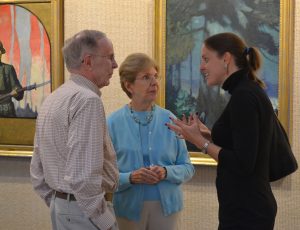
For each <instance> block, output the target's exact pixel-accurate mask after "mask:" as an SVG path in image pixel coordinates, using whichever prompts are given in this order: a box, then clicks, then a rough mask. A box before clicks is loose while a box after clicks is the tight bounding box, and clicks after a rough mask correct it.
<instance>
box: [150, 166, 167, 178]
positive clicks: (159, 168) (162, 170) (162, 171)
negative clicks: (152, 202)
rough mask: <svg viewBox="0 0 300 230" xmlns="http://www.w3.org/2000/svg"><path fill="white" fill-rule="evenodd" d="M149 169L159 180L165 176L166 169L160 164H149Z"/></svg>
mask: <svg viewBox="0 0 300 230" xmlns="http://www.w3.org/2000/svg"><path fill="white" fill-rule="evenodd" d="M149 170H151V171H152V172H154V173H156V175H157V176H158V178H159V180H164V179H165V178H166V177H167V170H166V168H164V167H162V166H158V165H154V166H150V168H149Z"/></svg>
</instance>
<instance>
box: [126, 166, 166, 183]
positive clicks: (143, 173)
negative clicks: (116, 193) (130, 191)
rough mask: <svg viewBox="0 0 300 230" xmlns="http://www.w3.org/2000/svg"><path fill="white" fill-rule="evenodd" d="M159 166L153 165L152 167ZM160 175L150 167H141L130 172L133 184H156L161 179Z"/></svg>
mask: <svg viewBox="0 0 300 230" xmlns="http://www.w3.org/2000/svg"><path fill="white" fill-rule="evenodd" d="M152 167H153V168H154V167H157V166H151V168H152ZM160 180H161V179H160V175H159V174H158V173H157V172H156V171H153V170H151V169H150V168H140V169H138V170H135V171H133V172H132V173H131V174H130V182H131V183H132V184H156V183H158V182H159V181H160Z"/></svg>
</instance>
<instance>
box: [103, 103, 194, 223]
mask: <svg viewBox="0 0 300 230" xmlns="http://www.w3.org/2000/svg"><path fill="white" fill-rule="evenodd" d="M170 116H172V117H174V115H173V114H172V113H171V112H170V111H168V110H166V109H163V108H161V107H159V106H157V105H156V106H155V109H154V115H153V120H152V121H151V122H150V124H149V139H148V140H149V158H150V164H153V165H160V166H163V167H166V169H167V178H166V179H165V180H163V181H161V182H159V183H158V190H159V193H160V199H161V200H160V202H161V205H162V209H163V213H164V215H165V216H167V215H170V214H172V213H175V212H178V211H180V210H181V209H182V207H183V204H182V203H183V201H182V190H181V184H182V183H183V182H186V181H187V180H189V179H191V178H192V176H193V174H194V172H195V171H194V167H193V165H192V164H191V162H190V158H189V153H188V151H187V148H186V144H185V141H184V140H181V139H179V138H177V137H176V135H175V133H174V132H172V131H171V130H169V129H168V127H167V126H165V123H167V122H170V119H169V117H170ZM108 128H109V133H110V136H111V139H112V142H113V145H114V148H115V151H116V153H117V159H118V167H119V171H120V181H119V187H118V190H117V192H115V194H114V199H113V203H114V209H115V212H116V215H117V216H119V217H125V218H127V219H129V220H134V221H138V220H139V219H140V214H141V211H142V207H143V185H141V184H131V183H130V182H129V176H130V173H131V172H132V171H134V170H137V169H139V168H141V167H144V163H143V154H142V150H141V140H140V138H141V137H140V133H139V125H138V124H137V123H136V122H135V121H134V120H133V118H132V117H131V114H130V109H129V107H128V106H127V105H125V106H124V107H123V108H121V109H120V110H118V111H116V112H114V113H112V114H111V115H110V116H109V118H108Z"/></svg>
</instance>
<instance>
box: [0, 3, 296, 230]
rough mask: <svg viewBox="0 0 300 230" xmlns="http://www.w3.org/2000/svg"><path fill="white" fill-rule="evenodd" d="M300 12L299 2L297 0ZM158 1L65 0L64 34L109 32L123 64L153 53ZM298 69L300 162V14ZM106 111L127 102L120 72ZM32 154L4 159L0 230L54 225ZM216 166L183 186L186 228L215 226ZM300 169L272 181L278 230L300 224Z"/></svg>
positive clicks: (42, 229) (41, 229)
mask: <svg viewBox="0 0 300 230" xmlns="http://www.w3.org/2000/svg"><path fill="white" fill-rule="evenodd" d="M296 2H297V3H296V4H297V5H296V14H295V15H300V1H299V0H296ZM153 7H154V0H121V1H120V0H101V1H100V0H89V1H74V0H65V35H66V37H69V36H70V35H72V34H73V33H75V32H77V31H79V30H81V29H85V28H92V29H99V30H103V31H105V32H106V33H107V34H108V36H109V37H110V38H111V39H112V41H113V43H114V44H115V53H116V59H117V61H118V63H120V62H121V61H122V60H123V59H124V57H125V56H126V55H127V54H129V53H131V52H136V51H139V52H145V53H148V54H149V55H153V52H152V51H153V39H152V38H153V32H154V30H153V10H154V9H153ZM295 28H296V29H295V35H296V37H295V65H294V66H295V71H294V84H293V91H294V93H293V95H294V100H293V114H292V119H293V140H294V143H293V149H294V152H295V154H296V156H297V159H298V161H299V162H300V143H299V139H300V16H298V18H296V26H295ZM103 100H104V104H105V107H106V111H107V112H108V113H111V112H112V111H114V110H116V109H117V108H119V107H121V106H122V105H123V104H124V103H127V102H128V99H127V98H126V96H125V94H124V93H123V92H122V91H121V90H120V86H119V82H118V77H117V71H116V72H115V74H114V78H113V79H112V81H111V85H110V87H109V88H106V89H104V90H103ZM29 163H30V159H28V158H6V157H1V158H0V229H7V230H19V229H23V230H26V229H28V230H47V229H50V219H49V211H48V209H47V208H46V206H45V205H44V204H43V202H42V201H41V200H40V199H39V198H38V197H37V196H36V195H35V194H34V193H33V192H32V188H31V184H30V180H29ZM215 174H216V169H215V168H214V167H205V166H197V167H196V175H195V176H194V178H193V179H192V180H191V181H190V182H189V183H187V184H186V185H184V196H185V209H184V211H183V212H182V218H181V229H182V230H185V229H188V230H198V229H203V230H205V229H207V230H211V229H216V228H217V210H218V203H217V198H216V191H215V186H214V179H215ZM299 177H300V171H298V172H297V173H296V174H294V175H293V176H292V177H289V178H286V179H284V180H282V181H280V182H277V183H275V184H273V190H274V193H275V195H276V198H277V201H278V206H279V209H278V217H277V221H276V229H278V230H279V229H280V230H281V229H285V230H294V229H297V228H299V226H300V193H299V190H300V180H299Z"/></svg>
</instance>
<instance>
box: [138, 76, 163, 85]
mask: <svg viewBox="0 0 300 230" xmlns="http://www.w3.org/2000/svg"><path fill="white" fill-rule="evenodd" d="M160 79H161V77H160V76H159V75H149V74H145V75H144V76H142V77H140V78H136V79H135V80H136V81H138V80H139V81H142V82H145V83H147V84H150V83H152V82H153V80H156V81H160Z"/></svg>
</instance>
